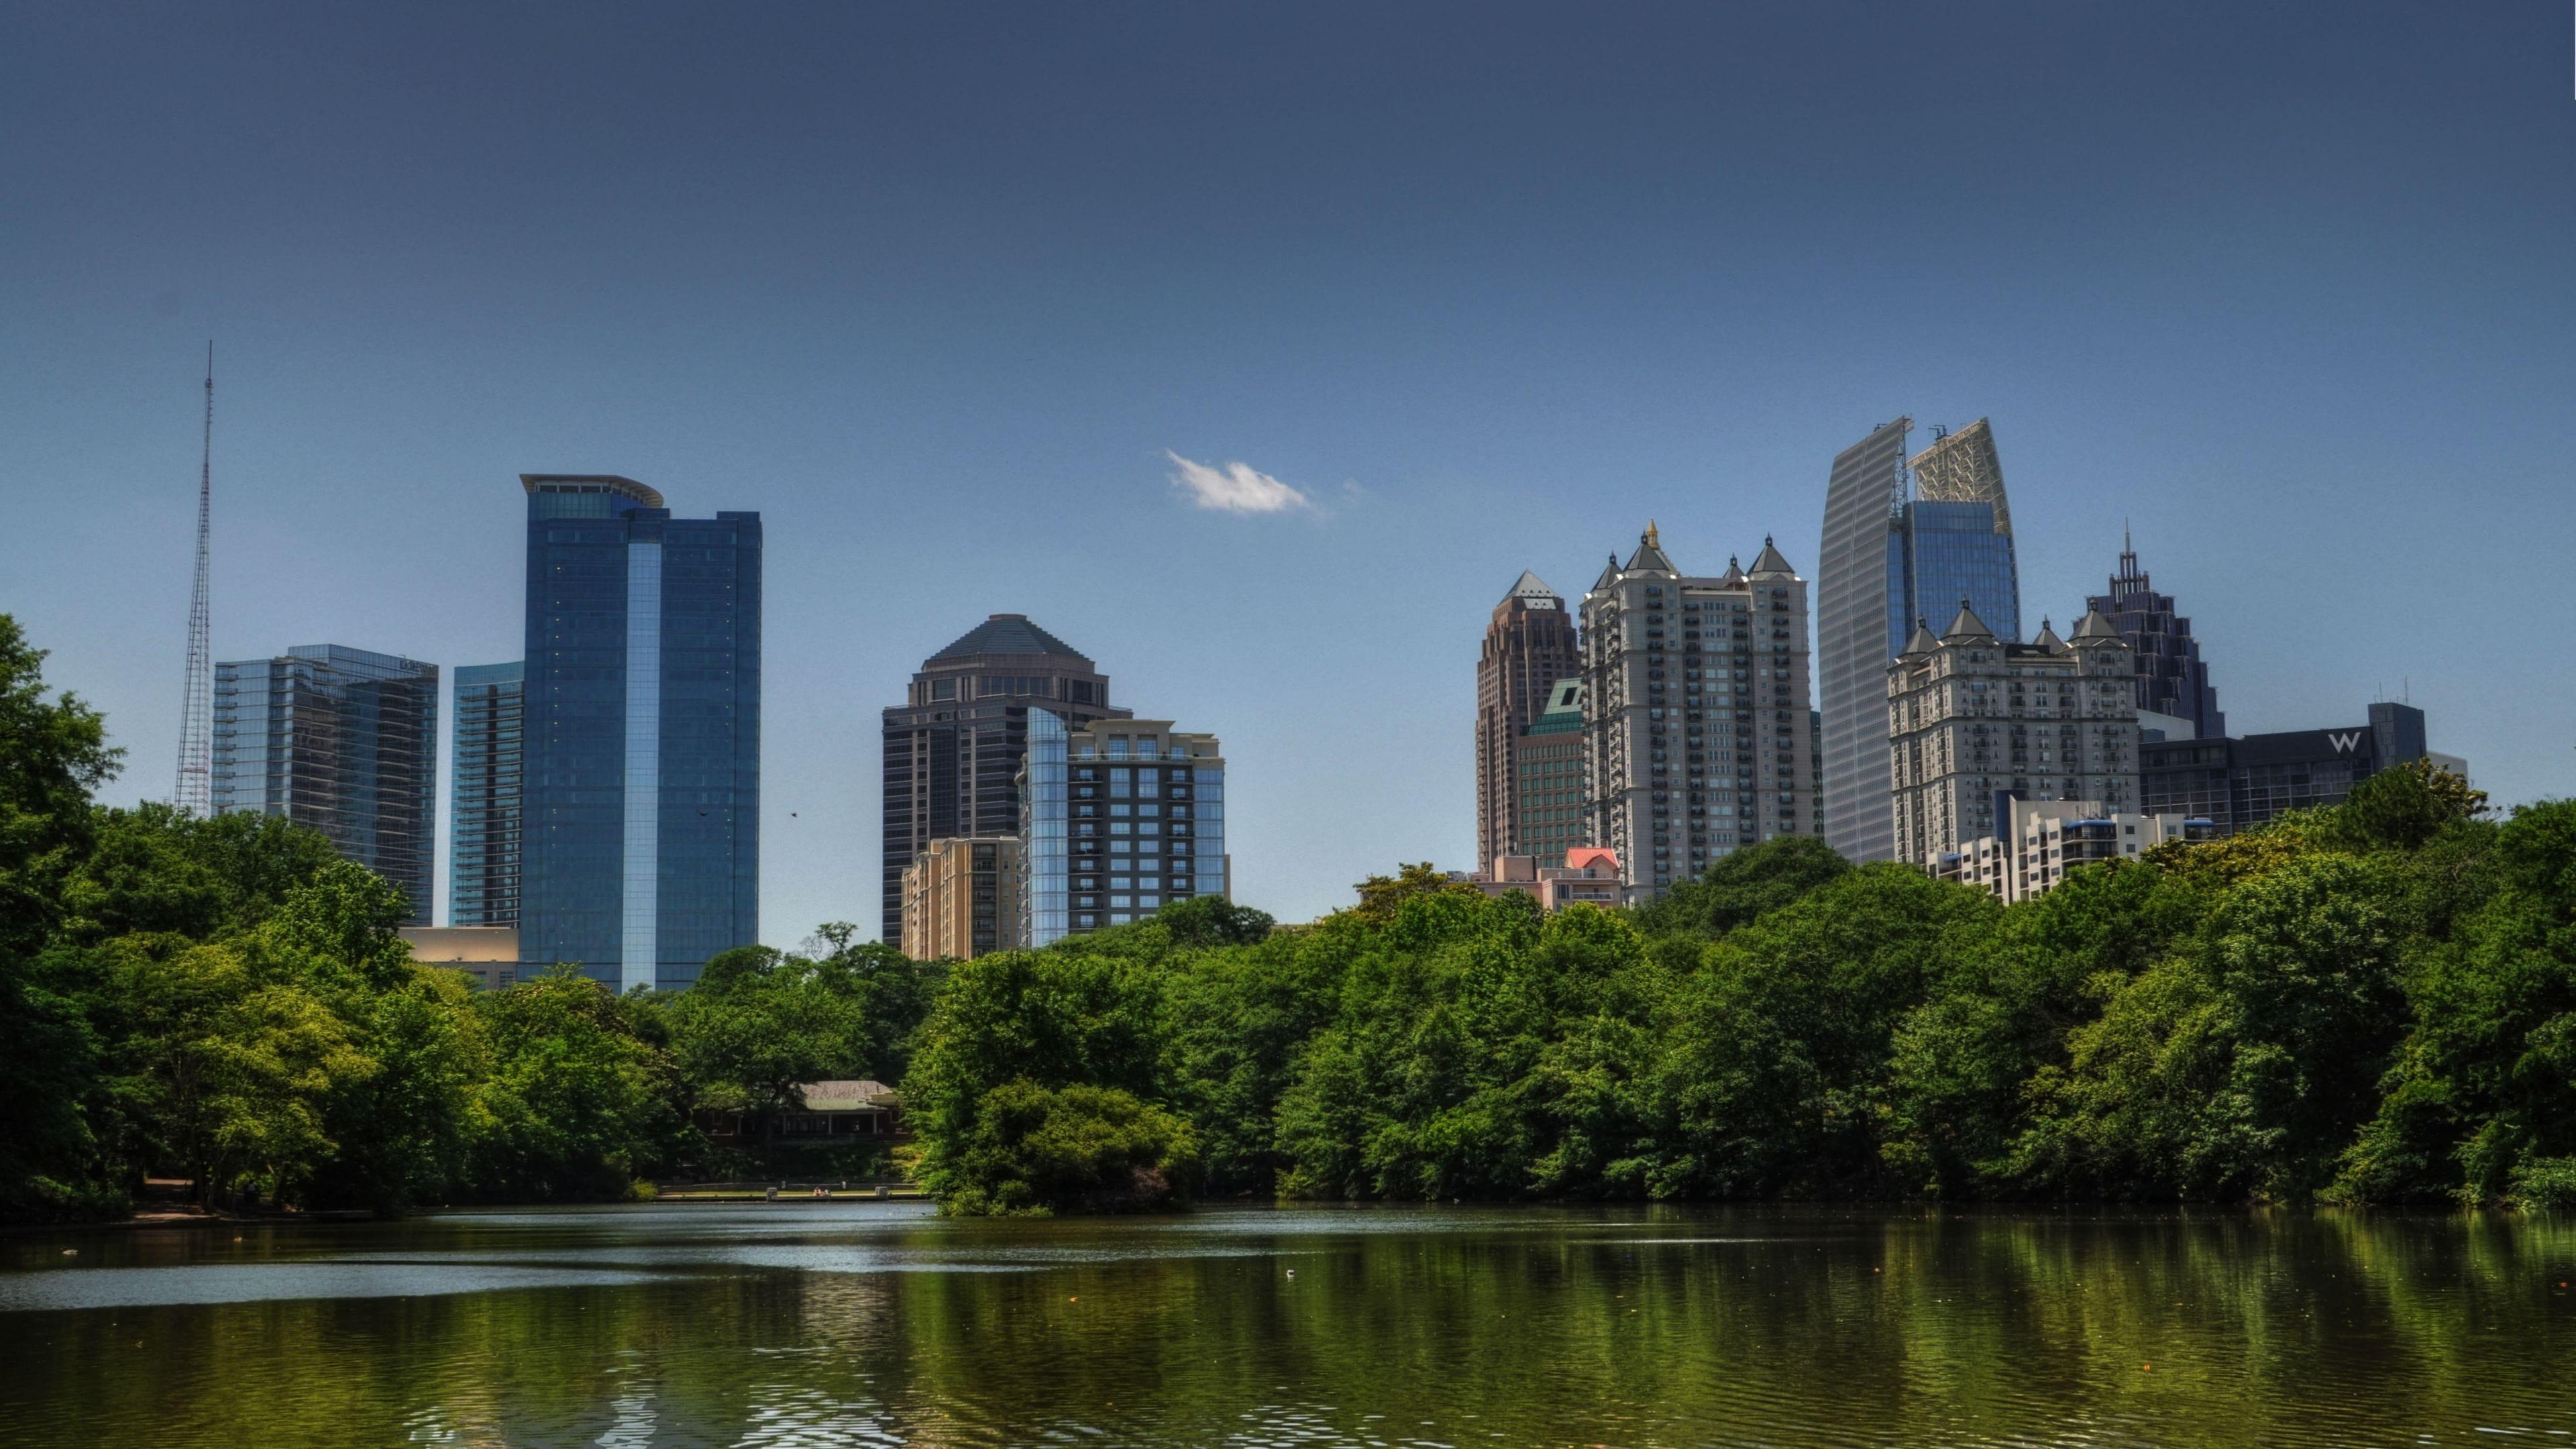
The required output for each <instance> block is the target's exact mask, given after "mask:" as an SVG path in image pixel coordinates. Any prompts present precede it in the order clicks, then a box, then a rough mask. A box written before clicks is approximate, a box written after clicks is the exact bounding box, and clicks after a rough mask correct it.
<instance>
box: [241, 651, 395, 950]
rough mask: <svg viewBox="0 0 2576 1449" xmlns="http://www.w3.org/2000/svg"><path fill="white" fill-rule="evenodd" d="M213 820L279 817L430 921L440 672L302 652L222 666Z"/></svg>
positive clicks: (378, 658) (387, 660) (378, 657)
mask: <svg viewBox="0 0 2576 1449" xmlns="http://www.w3.org/2000/svg"><path fill="white" fill-rule="evenodd" d="M213 703H214V710H213V714H214V740H213V766H214V770H213V773H214V780H213V797H214V810H215V813H216V814H219V815H220V814H225V813H228V812H231V811H235V810H250V811H258V812H261V813H263V814H268V815H281V816H284V817H285V818H287V819H289V820H292V821H294V822H295V823H296V824H298V825H305V826H310V827H312V828H313V829H315V830H318V831H321V832H322V833H323V834H324V835H325V836H327V837H329V838H330V841H331V844H332V846H333V847H334V848H335V849H337V850H338V851H339V852H340V854H341V855H342V856H344V857H346V858H347V859H350V860H354V861H356V862H357V863H358V864H360V865H363V866H365V867H367V868H368V869H369V870H372V871H374V872H375V873H376V874H378V875H381V876H383V877H384V878H385V879H387V880H389V881H391V882H393V883H394V884H395V885H396V886H398V887H400V888H401V890H402V892H403V895H404V897H405V898H406V899H407V900H408V901H409V902H410V905H411V910H410V913H409V914H408V915H407V916H405V917H404V921H405V923H406V924H409V925H415V926H425V925H427V924H429V913H430V905H431V896H430V890H431V882H432V879H433V872H434V870H435V868H436V858H437V849H438V666H437V665H435V664H423V663H421V662H420V661H419V660H417V659H403V658H398V657H396V656H394V655H391V654H371V653H369V652H367V651H366V650H363V649H344V648H342V647H341V646H339V645H337V644H306V645H299V646H297V647H296V648H293V649H289V650H288V651H286V653H284V654H282V655H279V656H278V657H277V658H274V659H239V660H232V661H229V662H226V663H220V664H217V665H216V666H215V678H214V701H213Z"/></svg>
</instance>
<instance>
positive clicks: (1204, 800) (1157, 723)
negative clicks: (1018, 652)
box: [1019, 706, 1233, 946]
mask: <svg viewBox="0 0 2576 1449" xmlns="http://www.w3.org/2000/svg"><path fill="white" fill-rule="evenodd" d="M1019 794H1020V810H1021V815H1020V844H1021V851H1022V855H1023V858H1024V859H1025V860H1026V862H1027V867H1026V868H1027V872H1028V889H1027V890H1026V891H1024V892H1022V899H1023V900H1025V901H1026V902H1027V921H1026V924H1025V925H1024V926H1023V927H1022V930H1021V938H1022V939H1023V940H1025V941H1027V942H1028V944H1029V945H1031V946H1050V945H1053V944H1055V943H1056V942H1057V941H1060V940H1062V939H1063V938H1065V937H1066V936H1068V935H1081V934H1083V933H1085V932H1089V931H1097V930H1103V929H1106V928H1107V927H1110V926H1124V925H1129V924H1132V923H1134V922H1137V921H1141V920H1144V919H1146V918H1147V917H1150V916H1152V915H1153V914H1154V912H1156V911H1158V910H1160V909H1162V908H1163V907H1164V906H1166V905H1169V904H1171V903H1172V902H1174V901H1184V900H1188V899H1190V898H1191V897H1193V896H1202V895H1222V896H1226V897H1228V898H1231V897H1232V895H1233V881H1232V873H1233V870H1232V862H1231V861H1230V860H1229V859H1228V858H1227V856H1226V853H1225V752H1224V750H1223V748H1222V747H1221V746H1220V745H1219V744H1218V742H1217V738H1216V736H1214V735H1203V734H1188V733H1184V732H1182V731H1180V730H1177V729H1174V728H1173V727H1172V721H1170V720H1152V719H1131V718H1119V719H1102V720H1095V721H1094V722H1092V723H1091V724H1090V725H1088V726H1086V727H1081V728H1074V727H1071V726H1069V725H1068V724H1067V722H1066V721H1065V719H1064V717H1063V716H1061V715H1058V714H1057V713H1055V712H1054V711H1053V710H1052V709H1045V708H1037V707H1034V706H1033V707H1031V708H1030V710H1029V712H1028V753H1027V760H1026V763H1025V764H1024V765H1023V766H1022V767H1021V772H1020V780H1019Z"/></svg>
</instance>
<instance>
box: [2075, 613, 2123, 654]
mask: <svg viewBox="0 0 2576 1449" xmlns="http://www.w3.org/2000/svg"><path fill="white" fill-rule="evenodd" d="M2074 642H2075V643H2076V644H2077V645H2079V646H2081V645H2086V644H2095V645H2099V644H2118V643H2120V642H2122V640H2121V638H2120V631H2119V630H2118V629H2116V628H2114V627H2112V624H2111V621H2110V620H2109V619H2108V618H2105V617H2104V616H2103V613H2102V611H2101V610H2099V609H2087V610H2085V611H2084V619H2083V622H2081V623H2079V624H2077V625H2076V626H2075V637H2074Z"/></svg>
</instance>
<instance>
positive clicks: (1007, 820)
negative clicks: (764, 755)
mask: <svg viewBox="0 0 2576 1449" xmlns="http://www.w3.org/2000/svg"><path fill="white" fill-rule="evenodd" d="M1033 706H1036V707H1042V708H1044V709H1047V710H1050V711H1052V712H1053V713H1054V714H1055V716H1056V718H1057V719H1059V720H1062V721H1064V722H1065V723H1066V724H1067V725H1068V726H1080V725H1084V724H1088V723H1090V722H1091V721H1093V720H1095V719H1124V718H1126V717H1127V715H1128V711H1126V710H1123V709H1112V708H1110V706H1109V676H1108V675H1105V674H1103V673H1101V672H1100V671H1099V670H1097V669H1095V668H1093V667H1092V663H1091V661H1090V660H1089V659H1087V658H1085V657H1084V656H1083V655H1082V653H1081V651H1079V650H1077V649H1075V648H1074V647H1073V646H1072V645H1070V644H1067V643H1065V642H1064V641H1063V640H1061V639H1058V638H1057V637H1055V636H1054V635H1053V634H1050V633H1048V632H1047V631H1046V630H1044V629H1041V628H1039V627H1038V626H1037V625H1035V624H1032V623H1030V622H1029V619H1028V616H1027V615H1025V614H995V615H993V616H992V617H990V618H988V619H986V620H985V621H984V622H983V623H981V624H978V625H976V626H975V627H974V628H972V629H969V630H967V631H966V633H965V634H964V635H962V636H960V637H959V638H958V640H957V642H956V643H954V644H951V645H949V646H948V647H947V648H945V649H942V650H940V651H939V652H938V653H936V654H933V655H931V656H930V657H929V658H928V659H925V660H923V661H922V663H921V668H920V670H919V671H918V672H916V673H915V674H914V675H913V676H912V687H911V690H910V691H909V692H908V693H907V694H906V695H905V698H904V702H903V703H902V704H899V705H895V706H893V707H892V708H889V709H888V710H886V711H885V717H884V727H885V766H884V768H885V819H884V830H885V836H884V840H885V854H884V859H883V862H882V867H881V872H880V877H881V880H880V889H881V890H882V892H883V899H882V903H881V904H882V911H881V915H880V917H879V925H878V928H877V929H878V934H879V936H880V938H882V939H883V940H885V941H887V942H889V943H893V942H900V941H901V940H902V939H903V871H904V867H906V866H908V865H910V864H912V861H913V857H914V856H916V855H918V854H920V853H921V851H922V850H923V849H924V848H925V847H927V846H928V845H929V844H930V842H932V841H934V840H946V839H952V838H959V837H965V836H988V835H1014V834H1017V833H1018V832H1019V829H1020V797H1019V785H1018V779H1019V773H1020V766H1021V764H1022V763H1023V762H1024V761H1025V760H1026V759H1027V757H1028V748H1029V745H1028V737H1029V710H1030V709H1031V707H1033Z"/></svg>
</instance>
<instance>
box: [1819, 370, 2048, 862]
mask: <svg viewBox="0 0 2576 1449" xmlns="http://www.w3.org/2000/svg"><path fill="white" fill-rule="evenodd" d="M1913 427H1914V420H1913V419H1912V418H1903V417H1901V418H1898V419H1896V420H1895V421H1893V422H1890V423H1886V424H1883V425H1881V426H1880V427H1878V428H1877V429H1875V430H1874V431H1872V432H1871V433H1870V435H1869V436H1868V437H1866V438H1864V439H1862V440H1861V441H1860V442H1857V443H1855V444H1853V445H1852V446H1850V447H1849V448H1846V449H1844V450H1843V451H1842V452H1841V453H1840V454H1839V455H1837V456H1836V457H1835V459H1834V466H1833V473H1832V476H1831V478H1830V479H1829V480H1828V481H1827V483H1826V486H1825V529H1824V544H1823V550H1822V554H1821V556H1820V558H1819V559H1818V561H1817V584H1816V620H1817V625H1816V633H1817V637H1816V648H1817V650H1818V657H1817V660H1816V678H1817V685H1818V689H1819V690H1820V692H1821V696H1822V697H1821V700H1820V704H1821V709H1820V711H1819V712H1820V713H1821V714H1822V716H1823V719H1824V739H1823V742H1822V744H1823V749H1824V757H1825V799H1824V807H1825V808H1824V816H1825V836H1826V838H1827V839H1828V840H1830V841H1831V842H1832V843H1833V846H1834V848H1835V849H1836V850H1839V851H1841V852H1842V853H1843V854H1844V855H1845V856H1847V857H1848V858H1850V859H1852V860H1856V861H1866V860H1890V859H1894V858H1895V856H1896V837H1895V821H1894V817H1893V815H1892V814H1891V811H1890V805H1889V799H1888V790H1889V785H1888V751H1887V698H1886V689H1887V662H1888V661H1889V660H1891V659H1893V658H1895V657H1896V656H1897V655H1898V654H1899V653H1901V652H1903V651H1904V648H1905V640H1906V636H1907V634H1909V633H1910V632H1911V631H1912V629H1913V627H1914V621H1915V620H1917V619H1919V618H1921V619H1929V618H1943V617H1946V616H1947V615H1948V613H1949V611H1950V610H1952V609H1954V608H1956V607H1957V605H1958V601H1959V600H1961V599H1966V600H1968V601H1969V604H1970V605H1971V607H1972V608H1973V609H1974V610H1975V611H1976V613H1977V615H1978V616H1979V617H1980V618H1981V619H1984V620H1986V621H1988V622H1989V625H1990V627H1992V628H1993V629H1995V630H1996V631H1998V632H1997V637H1998V638H2000V639H2003V640H2005V641H2012V640H2018V639H2019V638H2021V582H2020V572H2019V567H2018V564H2017V562H2016V560H2015V558H2014V555H2013V538H2012V513H2011V509H2010V507H2009V506H2008V504H2007V503H2006V500H2005V497H2004V474H2003V462H2002V459H2001V458H2000V457H1999V456H1998V455H1997V454H1996V452H1995V439H1994V430H1993V429H1992V428H1991V427H1990V426H1989V425H1988V424H1987V422H1986V420H1985V419H1983V418H1980V419H1978V420H1977V421H1976V422H1974V423H1971V424H1969V425H1968V426H1967V427H1964V428H1961V429H1960V430H1958V431H1957V432H1955V433H1954V432H1949V431H1946V430H1943V429H1937V428H1936V429H1935V430H1934V437H1933V442H1932V446H1930V447H1928V448H1926V449H1924V450H1923V451H1922V452H1920V453H1917V454H1915V455H1913V457H1912V458H1911V460H1909V459H1908V458H1907V456H1906V451H1905V450H1906V439H1907V437H1908V435H1909V434H1910V433H1911V432H1912V430H1913ZM1909 469H1910V472H1909Z"/></svg>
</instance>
